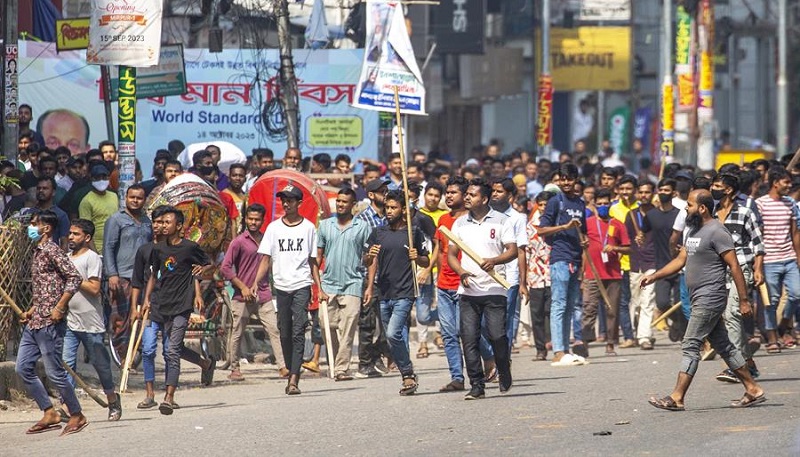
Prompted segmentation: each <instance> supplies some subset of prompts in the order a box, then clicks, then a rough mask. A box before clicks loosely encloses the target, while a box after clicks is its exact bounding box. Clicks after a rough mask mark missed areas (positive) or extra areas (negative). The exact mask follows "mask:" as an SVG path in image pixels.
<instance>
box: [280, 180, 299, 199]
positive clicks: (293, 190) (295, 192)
mask: <svg viewBox="0 0 800 457" xmlns="http://www.w3.org/2000/svg"><path fill="white" fill-rule="evenodd" d="M277 195H278V197H279V198H293V199H295V200H302V199H303V191H302V190H300V189H299V188H297V187H295V186H293V185H292V184H287V185H286V187H284V188H283V190H281V191H280V192H278V194H277Z"/></svg>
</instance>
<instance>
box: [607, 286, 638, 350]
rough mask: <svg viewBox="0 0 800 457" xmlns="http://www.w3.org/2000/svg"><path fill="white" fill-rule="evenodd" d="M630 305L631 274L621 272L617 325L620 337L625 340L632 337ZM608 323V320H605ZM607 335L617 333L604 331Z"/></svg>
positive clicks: (613, 330)
mask: <svg viewBox="0 0 800 457" xmlns="http://www.w3.org/2000/svg"><path fill="white" fill-rule="evenodd" d="M630 305H631V272H630V271H623V272H622V283H621V284H620V295H619V313H618V317H619V319H618V320H619V325H620V326H621V327H622V337H623V338H625V339H626V340H632V339H633V337H634V335H633V324H632V323H631V313H630ZM606 322H608V319H606ZM606 332H608V333H615V334H616V333H617V332H616V329H610V328H609V329H606Z"/></svg>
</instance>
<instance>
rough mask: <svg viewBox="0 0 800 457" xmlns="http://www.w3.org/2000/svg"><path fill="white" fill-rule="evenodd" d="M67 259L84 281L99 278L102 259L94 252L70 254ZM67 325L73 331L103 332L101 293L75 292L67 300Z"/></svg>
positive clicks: (104, 329) (101, 269) (101, 270)
mask: <svg viewBox="0 0 800 457" xmlns="http://www.w3.org/2000/svg"><path fill="white" fill-rule="evenodd" d="M69 259H70V260H72V263H73V264H74V265H75V268H77V269H78V272H79V273H80V274H81V277H82V278H83V280H84V281H85V280H87V279H91V278H97V279H101V277H102V272H103V260H102V259H101V257H100V255H98V254H97V253H96V252H94V251H92V250H89V251H86V252H84V253H83V254H81V255H79V256H77V257H73V256H71V255H70V257H69ZM67 327H68V328H69V329H70V330H72V331H73V332H86V333H103V332H105V331H106V328H105V325H103V301H102V300H101V295H100V294H98V295H95V296H92V295H89V294H88V293H86V292H84V291H82V290H79V291H78V292H76V293H75V295H73V296H72V300H70V301H69V312H68V313H67Z"/></svg>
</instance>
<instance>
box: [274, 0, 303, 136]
mask: <svg viewBox="0 0 800 457" xmlns="http://www.w3.org/2000/svg"><path fill="white" fill-rule="evenodd" d="M274 1H275V16H276V17H277V22H278V44H279V46H280V53H281V68H280V72H281V75H280V97H281V98H280V99H281V105H282V106H283V116H284V122H285V123H286V146H287V147H288V148H299V147H300V146H299V145H300V135H299V133H300V130H299V126H298V125H297V121H298V114H299V113H298V107H297V78H296V77H295V74H294V61H293V60H292V42H291V40H290V36H289V4H288V3H287V0H274Z"/></svg>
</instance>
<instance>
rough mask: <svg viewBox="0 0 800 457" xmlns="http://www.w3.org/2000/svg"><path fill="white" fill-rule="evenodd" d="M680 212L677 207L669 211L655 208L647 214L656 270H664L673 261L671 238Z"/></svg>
mask: <svg viewBox="0 0 800 457" xmlns="http://www.w3.org/2000/svg"><path fill="white" fill-rule="evenodd" d="M679 212H680V210H679V209H678V208H675V207H673V208H672V209H671V210H669V211H661V210H660V209H658V208H653V209H651V210H650V211H648V212H647V215H646V216H647V221H648V222H649V224H650V230H651V232H652V234H653V246H654V247H655V253H656V269H660V268H663V267H664V265H666V264H668V263H670V262H671V261H672V253H671V252H670V251H669V237H670V236H672V226H673V225H674V224H675V218H676V217H678V213H679Z"/></svg>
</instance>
